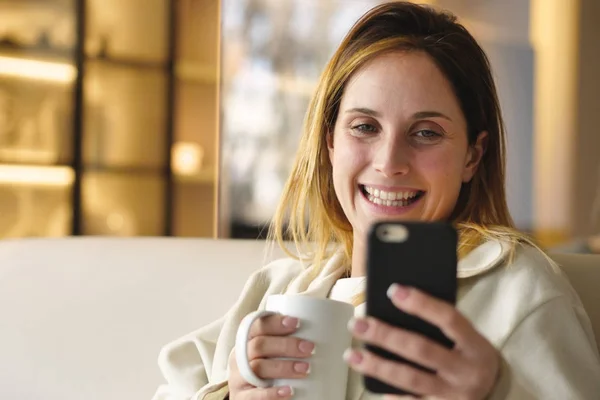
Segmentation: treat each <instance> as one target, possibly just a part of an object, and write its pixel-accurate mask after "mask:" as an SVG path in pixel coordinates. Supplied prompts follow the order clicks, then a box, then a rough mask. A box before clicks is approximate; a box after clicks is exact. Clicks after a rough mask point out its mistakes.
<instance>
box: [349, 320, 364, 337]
mask: <svg viewBox="0 0 600 400" xmlns="http://www.w3.org/2000/svg"><path fill="white" fill-rule="evenodd" d="M367 329H369V323H368V322H367V321H365V320H364V319H360V318H352V319H350V321H348V330H349V331H350V332H354V333H365V332H366V331H367Z"/></svg>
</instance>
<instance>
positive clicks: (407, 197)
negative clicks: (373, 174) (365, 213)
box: [359, 185, 425, 207]
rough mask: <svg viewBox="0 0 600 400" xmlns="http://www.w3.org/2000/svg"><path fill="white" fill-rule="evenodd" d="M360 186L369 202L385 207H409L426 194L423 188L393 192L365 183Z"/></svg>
mask: <svg viewBox="0 0 600 400" xmlns="http://www.w3.org/2000/svg"><path fill="white" fill-rule="evenodd" d="M359 187H360V191H361V192H362V194H363V195H364V196H365V198H366V199H367V200H369V202H371V203H373V204H376V205H379V206H385V207H408V206H410V205H411V204H413V203H415V202H416V201H418V200H419V199H420V198H421V197H423V196H424V195H425V192H424V191H422V190H404V191H398V192H391V191H385V190H380V189H375V188H372V187H369V186H365V185H359Z"/></svg>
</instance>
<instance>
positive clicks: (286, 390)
mask: <svg viewBox="0 0 600 400" xmlns="http://www.w3.org/2000/svg"><path fill="white" fill-rule="evenodd" d="M293 394H294V388H292V387H291V386H284V387H280V388H279V389H277V395H278V396H281V397H287V396H292V395H293Z"/></svg>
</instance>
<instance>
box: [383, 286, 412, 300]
mask: <svg viewBox="0 0 600 400" xmlns="http://www.w3.org/2000/svg"><path fill="white" fill-rule="evenodd" d="M386 294H387V297H389V298H390V299H396V300H404V299H406V298H407V297H408V295H409V291H408V288H406V287H404V286H402V285H398V284H397V283H392V284H391V285H390V287H389V288H388V290H387V293H386Z"/></svg>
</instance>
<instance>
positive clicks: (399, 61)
mask: <svg viewBox="0 0 600 400" xmlns="http://www.w3.org/2000/svg"><path fill="white" fill-rule="evenodd" d="M341 107H342V108H353V107H368V108H372V109H375V110H378V111H382V112H385V111H386V110H389V111H391V110H394V111H396V112H400V111H404V112H410V113H414V112H418V111H423V110H429V111H440V112H444V113H445V114H451V115H449V116H452V117H463V116H462V111H461V109H460V105H459V103H458V99H457V98H456V96H455V94H454V91H453V90H452V85H451V83H450V82H449V81H448V79H446V77H445V76H444V74H443V73H442V71H441V70H440V69H439V68H438V66H437V65H436V64H435V62H434V61H433V60H432V59H431V57H430V56H429V55H427V54H426V53H424V52H417V51H414V52H400V51H397V52H392V53H387V54H383V55H379V56H377V57H375V58H374V59H373V60H370V61H369V62H368V63H366V64H365V65H364V66H362V67H361V68H360V69H359V70H358V71H357V72H355V73H354V75H353V76H352V77H351V78H350V80H349V81H348V83H347V85H346V87H345V89H344V94H343V96H342V104H341Z"/></svg>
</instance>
